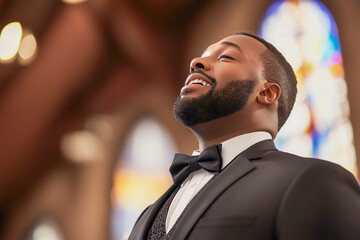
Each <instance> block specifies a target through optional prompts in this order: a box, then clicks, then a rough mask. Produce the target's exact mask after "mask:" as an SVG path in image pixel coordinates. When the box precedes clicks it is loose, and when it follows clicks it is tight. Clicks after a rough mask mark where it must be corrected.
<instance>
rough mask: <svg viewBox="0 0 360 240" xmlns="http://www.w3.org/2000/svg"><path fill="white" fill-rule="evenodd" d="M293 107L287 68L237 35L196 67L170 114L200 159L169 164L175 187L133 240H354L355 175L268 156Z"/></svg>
mask: <svg viewBox="0 0 360 240" xmlns="http://www.w3.org/2000/svg"><path fill="white" fill-rule="evenodd" d="M295 97H296V78H295V75H294V72H293V70H292V68H291V67H290V65H289V64H288V63H287V62H286V60H285V59H284V57H283V56H282V55H281V53H279V52H278V51H277V50H276V49H275V48H274V47H273V46H272V45H271V44H269V43H268V42H266V41H265V40H263V39H262V38H260V37H258V36H257V35H253V34H250V33H244V32H242V33H237V34H234V35H232V36H229V37H226V38H224V39H223V40H221V41H219V42H217V43H215V44H213V45H211V46H210V47H208V48H207V49H206V51H205V52H204V53H203V55H202V56H201V57H199V58H195V59H193V61H192V62H191V65H190V75H189V77H188V78H187V79H186V81H185V86H184V87H183V88H182V89H181V93H180V97H179V98H178V99H177V101H176V103H175V106H174V114H175V116H176V118H177V119H178V121H180V122H181V123H182V124H183V125H185V126H186V127H188V128H190V129H191V130H192V131H193V133H194V134H195V136H196V137H197V139H198V141H199V151H198V153H195V154H194V155H199V156H192V157H186V156H184V155H181V154H177V155H176V156H175V159H174V161H173V164H172V166H171V168H170V172H171V173H172V175H173V179H174V184H173V186H171V187H170V189H169V190H168V191H167V192H166V193H165V194H164V195H163V196H162V197H160V198H159V200H158V201H157V202H155V203H154V204H153V205H151V206H150V207H149V208H147V209H146V210H145V211H144V212H143V213H142V215H141V216H140V217H139V219H138V221H137V222H136V224H135V226H134V228H133V231H132V233H131V235H130V238H129V239H194V240H195V239H196V240H199V239H224V240H225V239H226V240H227V239H242V240H243V239H288V240H297V239H299V240H300V239H301V240H304V239H306V240H308V239H342V240H344V239H360V188H359V185H358V183H357V181H356V180H355V178H354V177H353V176H352V174H350V173H349V172H347V171H346V170H344V169H343V168H341V167H340V166H338V165H335V164H333V163H330V162H327V161H323V160H318V159H310V158H302V157H299V156H295V155H292V154H288V153H284V152H280V151H278V150H277V149H276V148H275V146H274V143H273V141H272V139H274V138H275V137H276V135H277V132H278V130H279V129H280V128H281V127H282V125H283V124H284V123H285V121H286V119H287V117H288V116H289V114H290V112H291V109H292V107H293V104H294V102H295ZM204 149H206V150H204ZM216 158H219V159H220V160H217V162H216ZM205 169H206V170H205Z"/></svg>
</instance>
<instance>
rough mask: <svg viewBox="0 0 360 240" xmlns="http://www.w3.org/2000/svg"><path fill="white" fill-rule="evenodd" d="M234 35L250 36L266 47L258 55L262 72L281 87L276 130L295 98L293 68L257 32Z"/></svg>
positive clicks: (287, 114) (281, 123) (283, 120)
mask: <svg viewBox="0 0 360 240" xmlns="http://www.w3.org/2000/svg"><path fill="white" fill-rule="evenodd" d="M234 35H245V36H249V37H252V38H254V39H256V40H258V41H259V42H261V43H262V44H264V45H265V47H266V48H267V50H266V51H264V52H263V53H261V55H260V57H261V59H262V62H263V67H264V69H263V71H262V74H263V77H264V78H265V79H266V80H267V81H268V82H273V83H277V84H278V85H279V86H280V89H281V95H280V98H279V105H278V130H280V129H281V127H282V126H283V125H284V123H285V122H286V120H287V119H288V117H289V115H290V113H291V110H292V109H293V106H294V103H295V99H296V93H297V88H296V84H297V80H296V76H295V73H294V70H293V68H292V67H291V65H290V64H289V63H288V61H286V59H285V57H284V56H283V55H282V54H281V52H280V51H279V50H277V49H276V48H275V47H274V45H272V44H271V43H269V42H268V41H266V40H265V39H263V38H262V37H260V36H258V35H257V34H254V33H251V32H236V33H234Z"/></svg>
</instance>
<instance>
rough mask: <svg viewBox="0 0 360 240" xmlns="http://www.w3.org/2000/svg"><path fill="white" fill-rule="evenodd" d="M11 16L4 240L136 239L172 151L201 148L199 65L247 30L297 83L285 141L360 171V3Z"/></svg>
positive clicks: (32, 5) (6, 13)
mask: <svg viewBox="0 0 360 240" xmlns="http://www.w3.org/2000/svg"><path fill="white" fill-rule="evenodd" d="M0 12H1V14H0V30H1V35H0V239H5V240H12V239H14V240H23V239H26V240H40V239H48V240H61V239H70V240H73V239H74V240H75V239H76V240H77V239H87V240H100V239H113V240H121V239H126V236H127V234H128V233H129V231H130V230H131V227H132V226H133V224H134V222H135V220H136V218H137V216H138V215H139V214H140V212H141V210H142V209H144V208H145V207H146V206H147V205H149V204H150V203H152V202H153V201H154V200H155V199H156V198H157V197H158V196H160V195H161V193H163V192H164V191H165V190H166V189H167V187H168V186H169V185H170V184H171V183H172V181H171V177H170V175H169V174H168V168H169V166H170V163H171V160H172V156H173V154H174V153H175V152H182V153H187V154H191V152H192V151H193V150H194V149H196V148H197V141H196V139H195V138H194V136H193V135H192V133H191V132H190V131H189V130H187V129H186V128H184V127H182V126H181V125H180V124H179V123H177V122H176V121H175V119H174V118H173V115H172V106H173V103H174V101H175V99H176V98H177V96H178V93H179V91H180V88H181V87H182V85H183V84H184V80H185V78H186V77H187V74H188V71H189V63H190V61H191V59H192V58H194V57H196V56H199V55H201V53H202V51H203V50H204V49H205V48H206V47H207V46H208V45H209V44H211V43H214V42H216V41H218V40H220V39H222V38H223V37H225V36H227V35H230V34H232V33H234V32H237V31H251V32H254V33H258V34H260V35H261V36H263V37H264V38H265V39H267V40H268V41H270V42H272V43H273V44H274V45H275V46H277V47H278V48H279V49H280V50H281V51H282V52H283V54H284V55H285V57H286V58H287V59H288V61H289V62H290V63H291V64H292V66H293V68H294V70H295V73H296V75H297V77H298V80H299V84H298V89H299V94H298V98H297V101H296V106H295V108H294V110H293V113H292V115H291V116H290V119H289V121H288V123H287V124H286V125H285V126H284V128H283V129H282V130H281V131H280V133H279V136H278V139H277V140H276V145H277V147H278V148H279V149H280V150H286V151H290V152H294V153H297V154H300V155H303V156H315V157H318V158H322V159H324V160H328V161H333V162H335V163H337V164H340V165H342V166H343V167H345V168H346V169H348V170H349V171H351V172H352V173H353V174H354V175H355V176H356V177H357V178H358V177H359V176H360V175H359V172H358V169H359V166H360V161H359V160H358V159H357V157H356V156H359V155H360V108H359V107H358V105H357V104H358V103H359V102H360V94H359V93H358V90H360V81H359V80H358V78H359V76H360V46H359V42H360V31H359V26H358V24H359V23H360V15H359V12H360V1H358V0H347V1H337V0H321V1H320V0H280V1H274V0H261V1H260V0H256V1H253V0H207V1H206V0H172V1H168V0H63V1H61V0H46V1H43V0H30V1H29V0H1V1H0ZM358 179H359V178H358ZM339 197H341V196H339Z"/></svg>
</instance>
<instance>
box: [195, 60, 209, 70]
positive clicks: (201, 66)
mask: <svg viewBox="0 0 360 240" xmlns="http://www.w3.org/2000/svg"><path fill="white" fill-rule="evenodd" d="M209 69H210V65H209V63H207V62H206V61H205V59H204V58H194V59H193V60H192V61H191V63H190V72H193V71H196V70H205V71H207V70H209Z"/></svg>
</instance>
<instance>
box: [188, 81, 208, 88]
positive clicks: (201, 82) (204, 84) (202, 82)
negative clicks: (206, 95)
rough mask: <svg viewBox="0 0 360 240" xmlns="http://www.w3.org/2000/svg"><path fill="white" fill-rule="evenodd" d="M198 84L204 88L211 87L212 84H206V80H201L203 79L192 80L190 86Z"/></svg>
mask: <svg viewBox="0 0 360 240" xmlns="http://www.w3.org/2000/svg"><path fill="white" fill-rule="evenodd" d="M197 83H200V84H202V85H203V86H207V87H210V84H209V83H207V82H205V81H204V80H201V79H195V80H192V81H191V82H190V83H189V85H190V84H197Z"/></svg>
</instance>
